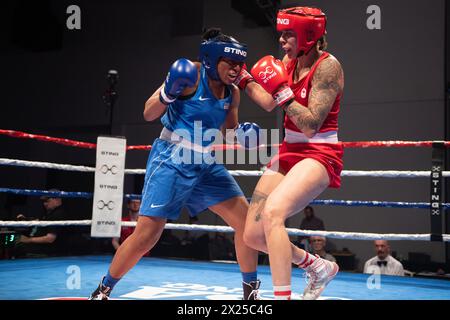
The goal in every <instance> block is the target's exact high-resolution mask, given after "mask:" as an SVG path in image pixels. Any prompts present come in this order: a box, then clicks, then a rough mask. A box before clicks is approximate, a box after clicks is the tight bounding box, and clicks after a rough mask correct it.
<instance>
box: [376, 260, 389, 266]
mask: <svg viewBox="0 0 450 320" xmlns="http://www.w3.org/2000/svg"><path fill="white" fill-rule="evenodd" d="M377 265H378V266H379V267H381V266H385V267H386V266H387V261H377Z"/></svg>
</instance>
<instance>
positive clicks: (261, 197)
mask: <svg viewBox="0 0 450 320" xmlns="http://www.w3.org/2000/svg"><path fill="white" fill-rule="evenodd" d="M266 200H267V194H265V193H262V192H259V191H258V190H255V192H253V195H252V201H251V202H250V207H255V208H254V210H255V212H256V216H255V221H256V222H258V221H259V220H261V213H262V211H263V209H264V205H265V204H266Z"/></svg>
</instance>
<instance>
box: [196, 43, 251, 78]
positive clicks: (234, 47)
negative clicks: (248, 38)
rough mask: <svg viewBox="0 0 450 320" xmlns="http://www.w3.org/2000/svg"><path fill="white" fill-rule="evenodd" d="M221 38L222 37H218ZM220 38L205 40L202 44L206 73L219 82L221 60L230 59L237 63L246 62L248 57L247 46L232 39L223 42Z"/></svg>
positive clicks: (201, 54) (202, 56) (201, 50)
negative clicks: (218, 66)
mask: <svg viewBox="0 0 450 320" xmlns="http://www.w3.org/2000/svg"><path fill="white" fill-rule="evenodd" d="M218 37H220V36H218ZM218 37H215V38H212V39H209V40H204V41H202V43H201V44H200V56H199V58H200V61H201V62H202V64H203V66H204V67H205V69H206V73H207V74H208V76H209V77H210V78H211V79H213V80H219V79H220V78H219V74H218V73H217V64H218V63H219V59H220V58H228V59H230V60H233V61H236V62H244V60H245V58H246V57H247V45H246V44H243V43H239V42H238V41H237V40H236V39H234V38H231V37H230V41H223V40H221V39H218Z"/></svg>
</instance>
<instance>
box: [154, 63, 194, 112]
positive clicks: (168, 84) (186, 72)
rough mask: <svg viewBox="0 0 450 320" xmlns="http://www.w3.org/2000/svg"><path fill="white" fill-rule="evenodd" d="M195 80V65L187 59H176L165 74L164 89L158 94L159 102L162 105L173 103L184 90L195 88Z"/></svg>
mask: <svg viewBox="0 0 450 320" xmlns="http://www.w3.org/2000/svg"><path fill="white" fill-rule="evenodd" d="M197 78H198V71H197V67H196V66H195V64H194V63H193V62H192V61H190V60H188V59H184V58H181V59H178V60H177V61H175V62H174V63H173V64H172V66H171V67H170V70H169V73H167V77H166V81H165V82H164V87H163V88H162V89H161V91H160V92H159V100H160V101H161V102H162V103H164V104H170V103H172V102H174V101H175V100H176V99H177V98H178V96H179V95H180V94H181V92H183V90H184V89H186V88H189V87H193V86H195V84H196V83H197Z"/></svg>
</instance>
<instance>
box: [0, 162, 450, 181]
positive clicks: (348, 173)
mask: <svg viewBox="0 0 450 320" xmlns="http://www.w3.org/2000/svg"><path fill="white" fill-rule="evenodd" d="M0 165H8V166H20V167H33V168H45V169H56V170H65V171H78V172H95V168H94V167H86V166H76V165H70V164H58V163H51V162H41V161H26V160H17V159H6V158H0ZM228 171H229V172H230V174H231V175H232V176H237V177H239V176H247V177H257V176H261V175H262V174H263V172H264V171H262V170H228ZM125 173H126V174H145V169H125ZM430 175H431V171H399V170H376V171H364V170H343V171H342V173H341V176H343V177H374V178H418V177H421V178H429V177H430ZM442 176H443V177H444V178H447V177H450V171H442Z"/></svg>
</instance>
